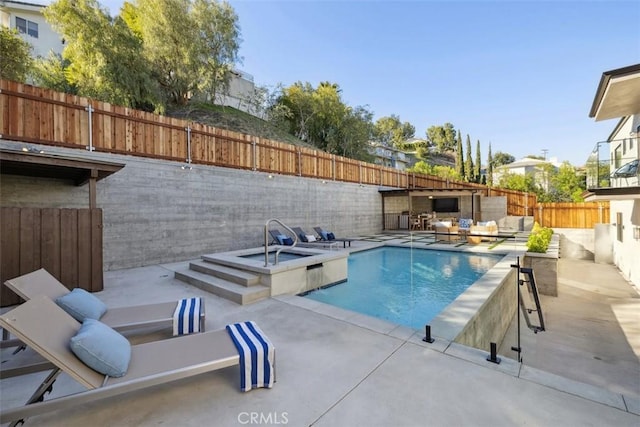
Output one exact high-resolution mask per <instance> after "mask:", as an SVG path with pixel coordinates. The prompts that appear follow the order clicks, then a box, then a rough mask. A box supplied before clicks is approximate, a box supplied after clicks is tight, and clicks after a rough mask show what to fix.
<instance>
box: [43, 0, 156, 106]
mask: <svg viewBox="0 0 640 427" xmlns="http://www.w3.org/2000/svg"><path fill="white" fill-rule="evenodd" d="M44 15H45V17H46V19H47V21H49V22H50V23H51V24H52V26H53V27H54V28H55V29H56V30H57V31H58V32H59V33H60V34H62V36H63V37H64V38H65V40H66V46H65V49H64V51H63V53H62V59H63V62H62V65H63V67H64V72H63V74H64V76H65V78H66V80H67V83H66V84H67V85H71V86H74V87H76V88H77V90H78V93H79V94H80V95H84V96H88V97H93V98H97V99H100V100H103V101H108V102H112V103H116V104H120V105H125V106H130V107H135V108H146V109H153V108H156V109H158V108H157V107H158V92H157V89H156V87H155V86H154V84H153V81H152V79H151V69H150V67H149V64H148V63H147V62H146V60H145V59H144V55H143V46H142V42H141V40H139V39H138V38H137V36H136V35H135V34H134V33H133V32H132V31H131V30H130V29H129V27H128V26H127V24H126V23H125V21H124V20H123V19H122V18H120V17H116V18H111V16H110V15H109V14H108V13H107V11H106V10H105V9H103V8H101V7H100V5H99V3H98V2H97V1H96V0H58V1H56V2H54V3H52V4H51V5H49V7H47V8H46V9H45V10H44ZM48 61H50V62H49V64H43V67H42V68H44V69H46V68H53V69H56V68H59V67H60V64H59V63H57V61H58V60H57V59H56V58H52V57H50V58H49V60H48ZM45 81H47V80H46V79H45ZM58 83H60V82H58Z"/></svg>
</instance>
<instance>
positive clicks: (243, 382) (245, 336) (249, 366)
mask: <svg viewBox="0 0 640 427" xmlns="http://www.w3.org/2000/svg"><path fill="white" fill-rule="evenodd" d="M227 331H228V332H229V336H230V337H231V339H232V340H233V343H234V344H235V345H236V348H237V349H238V353H239V354H240V389H241V390H242V391H249V390H251V389H252V388H254V387H255V388H258V387H265V388H271V387H273V383H274V381H275V371H274V369H273V365H274V362H275V355H276V349H275V347H274V346H273V344H271V341H269V339H268V338H267V337H266V335H265V334H264V333H263V332H262V331H261V330H260V328H258V325H256V324H255V322H242V323H234V324H233V325H227Z"/></svg>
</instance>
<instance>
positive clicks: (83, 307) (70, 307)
mask: <svg viewBox="0 0 640 427" xmlns="http://www.w3.org/2000/svg"><path fill="white" fill-rule="evenodd" d="M56 304H58V305H59V306H60V307H61V308H62V309H63V310H64V311H66V312H67V313H69V314H70V315H71V316H73V318H74V319H76V320H77V321H78V322H81V323H82V322H84V320H85V319H100V318H101V317H102V315H103V314H105V313H106V312H107V306H106V305H105V303H103V302H102V301H100V299H98V297H96V296H94V295H92V294H90V293H89V292H87V291H85V290H84V289H80V288H75V289H74V290H72V291H71V292H69V293H68V294H66V295H63V296H61V297H58V298H56Z"/></svg>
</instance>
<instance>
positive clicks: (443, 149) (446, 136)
mask: <svg viewBox="0 0 640 427" xmlns="http://www.w3.org/2000/svg"><path fill="white" fill-rule="evenodd" d="M427 139H428V140H429V142H430V144H431V146H433V147H435V148H436V151H437V152H438V153H441V154H443V153H447V152H451V151H453V150H454V149H455V143H456V131H455V129H454V128H453V125H452V124H451V123H445V124H444V125H442V126H431V127H430V128H429V129H427Z"/></svg>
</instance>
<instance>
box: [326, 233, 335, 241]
mask: <svg viewBox="0 0 640 427" xmlns="http://www.w3.org/2000/svg"><path fill="white" fill-rule="evenodd" d="M327 240H336V236H335V235H334V234H333V233H331V232H329V233H327Z"/></svg>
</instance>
